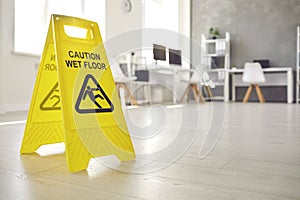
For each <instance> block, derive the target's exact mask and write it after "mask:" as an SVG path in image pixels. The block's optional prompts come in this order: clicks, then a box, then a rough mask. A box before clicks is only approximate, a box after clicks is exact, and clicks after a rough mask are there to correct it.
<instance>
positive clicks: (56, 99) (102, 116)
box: [21, 15, 135, 172]
mask: <svg viewBox="0 0 300 200" xmlns="http://www.w3.org/2000/svg"><path fill="white" fill-rule="evenodd" d="M58 142H65V146H66V157H67V163H68V167H69V170H70V171H71V172H77V171H80V170H84V169H86V168H87V166H88V163H89V160H90V159H91V158H93V157H100V156H106V155H112V154H114V155H116V156H117V157H118V158H119V159H120V160H121V161H126V160H132V159H134V158H135V153H134V149H133V145H132V142H131V138H130V135H129V132H128V128H127V125H126V121H125V118H124V114H123V112H122V107H121V103H120V100H119V97H118V93H117V91H116V86H115V83H114V80H113V77H112V73H111V70H110V66H109V62H108V60H107V56H106V52H105V48H104V46H103V43H102V39H101V35H100V31H99V28H98V24H97V23H95V22H92V21H88V20H84V19H79V18H74V17H68V16H62V15H52V16H51V21H50V25H49V29H48V34H47V40H46V43H45V47H44V51H43V55H42V59H41V62H40V66H39V71H38V75H37V79H36V83H35V88H34V92H33V97H32V101H31V106H30V110H29V114H28V119H27V124H26V129H25V133H24V138H23V142H22V146H21V153H22V154H24V153H33V152H35V151H36V150H37V149H38V148H39V147H40V146H41V145H44V144H52V143H58Z"/></svg>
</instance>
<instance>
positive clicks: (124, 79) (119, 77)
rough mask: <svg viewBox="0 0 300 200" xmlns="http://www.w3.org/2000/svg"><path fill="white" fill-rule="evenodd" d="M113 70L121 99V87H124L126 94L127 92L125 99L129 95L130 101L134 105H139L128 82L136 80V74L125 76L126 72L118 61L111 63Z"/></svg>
mask: <svg viewBox="0 0 300 200" xmlns="http://www.w3.org/2000/svg"><path fill="white" fill-rule="evenodd" d="M111 71H112V75H113V78H114V81H115V83H116V88H117V91H118V94H119V97H120V99H121V96H120V88H123V89H124V91H125V94H126V96H125V100H126V99H127V98H128V97H129V99H130V102H131V103H132V104H133V105H137V102H136V99H135V98H134V96H133V95H132V93H131V91H130V89H129V88H128V86H127V84H128V83H130V82H133V81H135V80H136V79H137V77H136V76H125V74H124V73H123V72H122V70H121V68H120V66H119V64H118V63H116V64H112V65H111Z"/></svg>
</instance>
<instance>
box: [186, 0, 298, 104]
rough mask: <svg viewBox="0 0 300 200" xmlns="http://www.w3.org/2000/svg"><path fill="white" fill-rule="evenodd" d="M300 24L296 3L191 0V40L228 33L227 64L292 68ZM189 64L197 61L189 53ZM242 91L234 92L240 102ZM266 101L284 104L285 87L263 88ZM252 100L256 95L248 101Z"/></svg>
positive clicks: (280, 0)
mask: <svg viewBox="0 0 300 200" xmlns="http://www.w3.org/2000/svg"><path fill="white" fill-rule="evenodd" d="M298 25H300V0H192V31H191V32H192V38H193V39H194V40H195V41H197V42H200V40H201V34H202V33H204V34H208V30H209V28H210V27H218V28H219V29H220V32H221V36H224V34H225V32H226V31H228V32H230V36H231V65H233V64H235V65H237V66H238V67H242V66H243V64H244V63H245V62H247V61H252V60H253V59H261V58H266V59H269V60H270V64H271V66H273V67H280V66H289V67H293V69H294V70H295V69H296V30H297V28H296V27H297V26H298ZM192 56H193V57H192V59H193V61H195V62H197V60H198V59H199V58H198V57H199V55H198V52H195V51H193V55H192ZM244 90H245V88H239V89H238V90H237V99H242V97H243V95H244V93H245V91H244ZM264 90H265V93H266V96H267V97H266V100H267V101H285V97H286V88H285V87H282V88H265V89H264ZM251 99H252V100H256V96H254V97H253V98H251Z"/></svg>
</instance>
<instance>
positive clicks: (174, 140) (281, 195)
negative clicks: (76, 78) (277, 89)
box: [0, 103, 300, 200]
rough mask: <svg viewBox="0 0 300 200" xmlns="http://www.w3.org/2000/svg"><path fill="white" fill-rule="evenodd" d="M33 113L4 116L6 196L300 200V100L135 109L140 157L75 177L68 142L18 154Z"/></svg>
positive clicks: (1, 148) (95, 164)
mask: <svg viewBox="0 0 300 200" xmlns="http://www.w3.org/2000/svg"><path fill="white" fill-rule="evenodd" d="M26 115H27V113H24V112H23V113H9V114H6V115H0V136H1V139H0V185H1V187H0V199H11V200H21V199H24V200H28V199H34V200H35V199H36V200H41V199H43V200H44V199H51V200H53V199H63V200H66V199H72V200H74V199H80V200H82V199H85V200H87V199H109V200H115V199H120V200H131V199H149V200H150V199H151V200H154V199H155V200H156V199H172V200H174V199H180V200H182V199H188V200H191V199H203V200H205V199H212V200H217V199H222V200H224V199H238V200H240V199H243V200H248V199H249V200H254V199H264V200H266V199H284V200H288V199H300V105H296V104H291V105H289V104H273V103H265V104H259V103H246V104H242V103H226V104H223V103H205V104H200V105H199V106H197V105H195V104H188V105H184V106H183V107H176V106H175V107H166V106H152V107H141V108H136V109H128V110H126V119H127V121H128V122H129V125H128V126H129V128H130V132H131V133H132V136H133V143H134V146H135V150H136V153H137V160H136V161H135V162H133V161H131V162H126V163H122V164H120V163H118V162H116V161H115V159H114V158H113V157H107V158H100V159H93V160H91V161H90V165H89V168H88V169H87V170H86V171H82V172H79V173H75V174H72V173H70V172H68V169H67V166H66V160H65V155H64V153H63V152H64V145H63V144H56V145H50V146H49V145H48V146H45V147H43V148H41V149H40V150H39V151H38V152H39V154H32V155H19V149H20V145H21V141H22V137H23V131H24V127H25V124H24V122H22V121H20V120H25V119H26ZM8 121H19V122H18V123H17V124H14V125H13V124H5V123H2V122H8ZM207 133H209V134H208V135H207ZM219 134H220V137H219ZM218 138H219V141H218V142H217V143H216V145H215V141H216V140H217V139H218ZM214 145H215V146H214ZM211 147H214V148H213V149H212V151H211V152H210V151H209V150H210V148H211ZM206 153H209V154H208V155H207V156H206V157H204V158H200V157H201V156H204V155H205V154H206ZM49 154H50V155H49ZM148 155H149V156H148Z"/></svg>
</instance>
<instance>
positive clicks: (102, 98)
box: [75, 74, 114, 114]
mask: <svg viewBox="0 0 300 200" xmlns="http://www.w3.org/2000/svg"><path fill="white" fill-rule="evenodd" d="M75 109H76V111H77V112H78V113H81V114H86V113H101V112H112V111H113V110H114V106H113V104H112V103H111V101H110V99H109V98H108V96H107V95H106V94H105V92H104V91H103V89H102V88H101V86H100V85H99V83H98V81H97V80H96V79H95V77H94V76H92V75H91V74H88V75H86V77H85V79H84V81H83V84H82V87H81V90H80V93H79V96H78V98H77V101H76V105H75Z"/></svg>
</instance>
